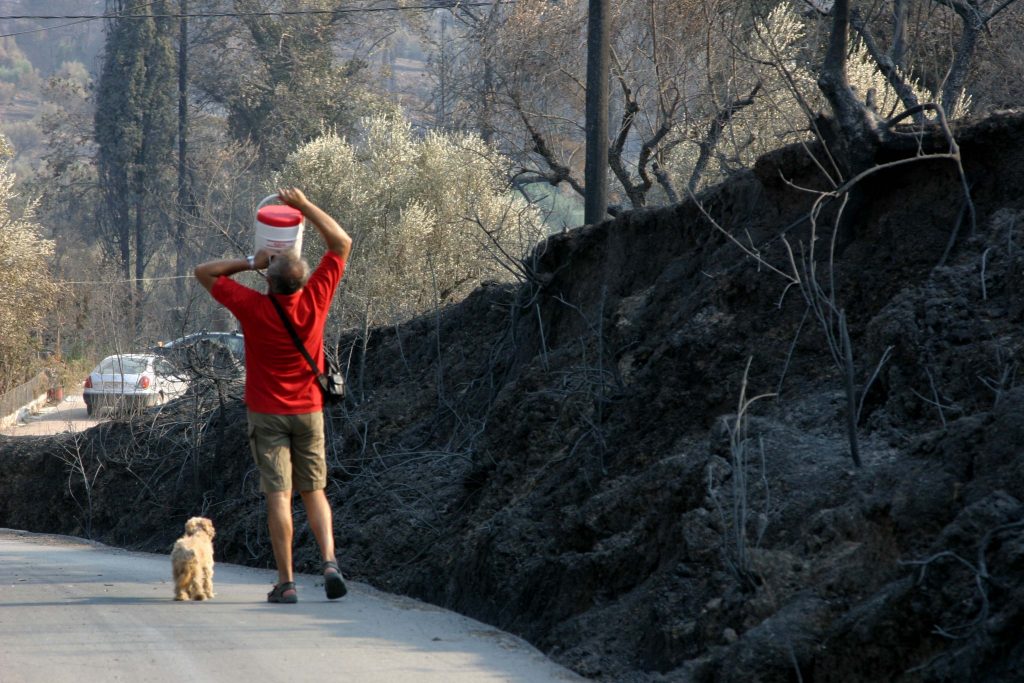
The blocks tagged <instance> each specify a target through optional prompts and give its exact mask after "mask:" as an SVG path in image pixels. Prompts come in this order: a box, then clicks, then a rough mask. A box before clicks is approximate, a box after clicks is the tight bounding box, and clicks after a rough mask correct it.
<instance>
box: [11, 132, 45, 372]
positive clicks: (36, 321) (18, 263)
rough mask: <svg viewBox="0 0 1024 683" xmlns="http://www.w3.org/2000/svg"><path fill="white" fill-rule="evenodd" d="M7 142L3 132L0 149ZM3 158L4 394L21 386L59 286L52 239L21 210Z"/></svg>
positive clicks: (29, 215) (30, 208)
mask: <svg viewBox="0 0 1024 683" xmlns="http://www.w3.org/2000/svg"><path fill="white" fill-rule="evenodd" d="M6 147H7V142H6V140H4V139H3V137H2V136H0V149H6ZM7 164H8V162H7V161H6V160H2V161H0V236H2V239H0V268H3V270H4V273H6V278H5V286H4V287H3V288H0V392H2V391H5V390H6V389H8V388H10V386H13V385H16V384H18V383H19V382H20V381H22V380H23V379H24V378H25V376H26V369H27V368H30V366H31V363H32V359H33V352H34V350H35V347H36V340H37V339H38V337H39V335H40V333H41V326H42V322H43V320H44V317H45V315H46V313H47V312H48V311H49V310H50V309H51V308H52V307H53V306H54V305H55V303H56V301H57V296H58V293H59V290H58V287H57V286H56V285H55V284H54V283H53V282H52V281H51V280H50V277H49V272H50V256H51V255H52V254H53V242H51V241H49V240H45V239H43V238H42V230H43V229H42V227H41V226H40V225H38V224H37V223H36V222H35V219H34V215H33V213H32V209H33V206H32V205H31V204H30V205H29V206H28V208H26V209H24V210H22V211H21V212H18V211H17V210H16V209H15V208H14V206H12V202H13V200H14V199H15V198H16V197H17V194H16V193H15V190H14V181H15V177H14V174H13V173H10V172H9V171H8V170H7Z"/></svg>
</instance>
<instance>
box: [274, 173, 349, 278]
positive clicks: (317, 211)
mask: <svg viewBox="0 0 1024 683" xmlns="http://www.w3.org/2000/svg"><path fill="white" fill-rule="evenodd" d="M277 196H278V197H280V199H281V201H283V202H284V203H285V204H287V205H288V206H291V207H293V208H295V209H298V210H299V211H301V212H302V215H303V216H305V217H306V218H308V219H309V220H310V222H312V223H313V225H315V226H316V229H317V230H318V231H319V232H320V235H321V237H323V239H324V244H325V245H326V246H327V250H328V251H333V252H334V253H335V254H337V255H338V256H340V257H341V260H342V261H345V262H347V261H348V255H349V253H350V252H351V251H352V238H351V237H349V235H348V233H347V232H345V230H344V229H343V228H342V227H341V226H340V225H338V222H337V221H336V220H334V219H333V218H331V217H330V216H328V215H327V213H325V212H324V210H323V209H321V208H320V207H319V206H317V205H316V204H314V203H313V202H311V201H309V199H307V198H306V195H305V194H303V192H302V190H300V189H298V188H297V187H286V188H282V189H280V190H278V192H277Z"/></svg>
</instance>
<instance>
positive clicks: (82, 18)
mask: <svg viewBox="0 0 1024 683" xmlns="http://www.w3.org/2000/svg"><path fill="white" fill-rule="evenodd" d="M514 3H515V0H498V1H497V2H453V3H451V4H447V5H409V6H408V7H349V8H344V9H333V10H281V11H278V12H205V13H174V14H8V15H0V21H5V20H12V21H17V20H24V19H33V20H57V19H77V20H78V21H72V22H70V23H67V24H58V25H56V26H43V27H41V28H33V29H27V30H25V31H17V32H15V33H3V34H0V38H13V37H14V36H21V35H25V34H27V33H39V32H40V31H49V30H56V29H60V28H66V27H68V26H76V25H78V24H84V23H86V22H88V21H96V20H97V19H192V18H224V17H283V16H301V15H313V14H319V15H325V14H330V15H335V14H362V13H368V12H405V11H418V12H423V11H426V12H433V11H436V10H445V9H446V10H456V9H460V8H466V7H490V6H491V5H494V4H498V5H511V4H514ZM149 4H152V3H149Z"/></svg>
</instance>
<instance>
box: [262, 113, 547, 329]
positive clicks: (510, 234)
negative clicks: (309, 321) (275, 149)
mask: <svg viewBox="0 0 1024 683" xmlns="http://www.w3.org/2000/svg"><path fill="white" fill-rule="evenodd" d="M507 165H508V161H507V160H506V159H504V158H503V157H502V156H501V155H499V154H497V153H496V152H495V151H494V150H493V149H492V148H490V147H489V146H488V145H487V144H485V143H484V142H483V141H482V140H481V139H480V138H479V137H477V136H475V135H470V134H446V133H437V132H432V133H428V134H426V135H425V136H423V137H417V136H416V135H415V134H414V133H413V130H412V127H411V125H410V123H409V122H408V121H406V120H405V119H403V118H401V117H397V116H386V115H377V116H372V117H368V118H365V119H363V120H362V122H361V124H360V126H359V132H358V134H357V136H356V137H355V138H354V139H352V140H349V139H347V138H345V137H342V136H340V135H337V134H335V133H327V134H324V135H322V136H320V137H319V138H317V139H315V140H313V141H312V142H309V143H308V144H306V145H303V146H302V147H300V148H299V149H298V150H297V151H295V152H294V153H293V154H291V155H290V156H289V157H288V159H287V161H286V163H285V166H284V168H283V169H282V172H281V174H280V177H279V181H280V184H288V185H296V186H300V187H302V188H303V189H304V190H305V191H306V193H307V194H308V195H309V196H310V198H311V199H313V201H315V202H316V203H317V204H318V205H320V206H321V207H322V208H323V209H324V210H325V211H327V212H328V213H330V214H331V215H333V216H334V217H335V218H337V219H338V220H339V221H340V222H341V223H342V225H344V226H345V227H346V229H348V230H349V232H350V233H351V234H352V236H353V239H354V240H355V245H354V250H353V253H352V260H351V263H350V264H349V265H348V268H347V274H346V276H345V285H344V287H343V291H342V295H341V297H342V298H341V304H342V305H341V306H340V307H339V310H340V311H341V321H342V324H343V325H346V326H351V325H357V324H358V325H362V324H368V325H375V324H381V323H385V324H386V323H389V322H391V321H393V320H394V319H396V317H404V316H408V315H412V314H416V313H420V312H423V311H426V310H429V309H431V308H432V307H434V306H435V305H439V304H443V303H447V302H451V301H454V300H457V299H458V298H460V297H462V296H464V295H465V294H466V293H468V292H469V291H470V290H471V289H472V288H473V287H475V286H476V285H477V284H479V283H480V282H482V281H484V280H506V279H509V278H511V277H512V275H511V273H512V271H513V270H514V269H515V267H516V266H515V264H516V260H517V259H520V258H522V257H523V256H524V255H525V254H526V252H527V250H528V249H530V248H531V247H532V246H533V245H534V244H535V243H536V242H537V241H538V240H539V239H541V238H543V237H544V235H545V231H544V227H543V223H542V220H541V216H540V213H539V211H538V210H537V209H536V208H535V207H533V206H531V205H529V204H528V203H526V202H525V201H524V200H523V199H522V197H521V196H520V195H518V194H517V193H515V192H513V191H512V190H511V189H510V188H509V186H508V184H507V181H506V180H505V178H506V177H507ZM304 249H305V256H306V257H307V258H308V259H309V260H310V261H311V262H313V263H315V262H316V261H318V260H319V257H320V251H319V250H322V245H321V244H320V243H319V240H316V239H306V240H304Z"/></svg>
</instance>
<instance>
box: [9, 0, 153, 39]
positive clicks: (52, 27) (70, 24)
mask: <svg viewBox="0 0 1024 683" xmlns="http://www.w3.org/2000/svg"><path fill="white" fill-rule="evenodd" d="M154 4H156V0H152V1H151V2H147V3H146V4H144V5H138V6H136V7H133V8H132V11H137V10H140V9H143V8H145V7H149V6H151V5H154ZM0 18H3V17H0ZM89 21H92V18H89V19H82V20H81V21H71V22H68V23H67V24H54V25H53V26H43V27H40V28H30V29H27V30H25V31H18V32H17V33H6V34H4V35H0V38H13V37H14V36H23V35H25V34H27V33H40V32H41V31H49V30H51V29H52V30H56V29H59V28H67V27H68V26H77V25H78V24H84V23H87V22H89Z"/></svg>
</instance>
